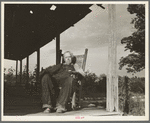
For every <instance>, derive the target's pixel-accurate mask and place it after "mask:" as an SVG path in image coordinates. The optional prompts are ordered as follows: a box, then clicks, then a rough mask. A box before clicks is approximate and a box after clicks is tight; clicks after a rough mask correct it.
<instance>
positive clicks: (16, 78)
mask: <svg viewBox="0 0 150 123" xmlns="http://www.w3.org/2000/svg"><path fill="white" fill-rule="evenodd" d="M17 73H18V60H16V83H17V76H18V75H17Z"/></svg>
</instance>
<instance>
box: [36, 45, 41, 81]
mask: <svg viewBox="0 0 150 123" xmlns="http://www.w3.org/2000/svg"><path fill="white" fill-rule="evenodd" d="M39 71H40V48H39V49H38V50H37V73H36V81H37V82H39Z"/></svg>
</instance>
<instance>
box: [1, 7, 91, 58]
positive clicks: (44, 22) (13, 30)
mask: <svg viewBox="0 0 150 123" xmlns="http://www.w3.org/2000/svg"><path fill="white" fill-rule="evenodd" d="M52 5H53V4H5V11H4V13H5V14H4V42H5V45H4V58H5V59H10V60H21V59H24V58H25V57H27V56H29V55H30V54H32V53H33V52H35V51H37V50H38V49H39V48H41V47H42V46H44V45H46V44H47V43H49V42H50V41H52V40H53V39H54V38H55V37H56V36H57V35H59V34H61V33H62V32H63V31H65V30H66V29H68V28H69V27H71V26H73V25H74V24H75V23H77V22H78V21H79V20H81V19H82V18H84V17H85V16H86V15H87V14H88V13H90V12H91V10H90V9H89V7H90V6H91V4H55V6H56V9H55V10H51V9H50V8H51V7H52Z"/></svg>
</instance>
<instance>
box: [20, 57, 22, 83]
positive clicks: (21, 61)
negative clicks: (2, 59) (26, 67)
mask: <svg viewBox="0 0 150 123" xmlns="http://www.w3.org/2000/svg"><path fill="white" fill-rule="evenodd" d="M21 82H22V59H21V60H20V83H21Z"/></svg>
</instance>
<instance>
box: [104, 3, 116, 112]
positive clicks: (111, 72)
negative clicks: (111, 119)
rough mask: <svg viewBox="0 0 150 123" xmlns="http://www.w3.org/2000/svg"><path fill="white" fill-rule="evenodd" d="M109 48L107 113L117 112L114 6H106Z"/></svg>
mask: <svg viewBox="0 0 150 123" xmlns="http://www.w3.org/2000/svg"><path fill="white" fill-rule="evenodd" d="M108 13H109V18H108V19H109V47H108V75H107V104H106V109H107V111H110V112H112V111H118V76H117V74H116V70H117V63H116V58H117V41H116V5H114V4H111V5H108Z"/></svg>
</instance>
